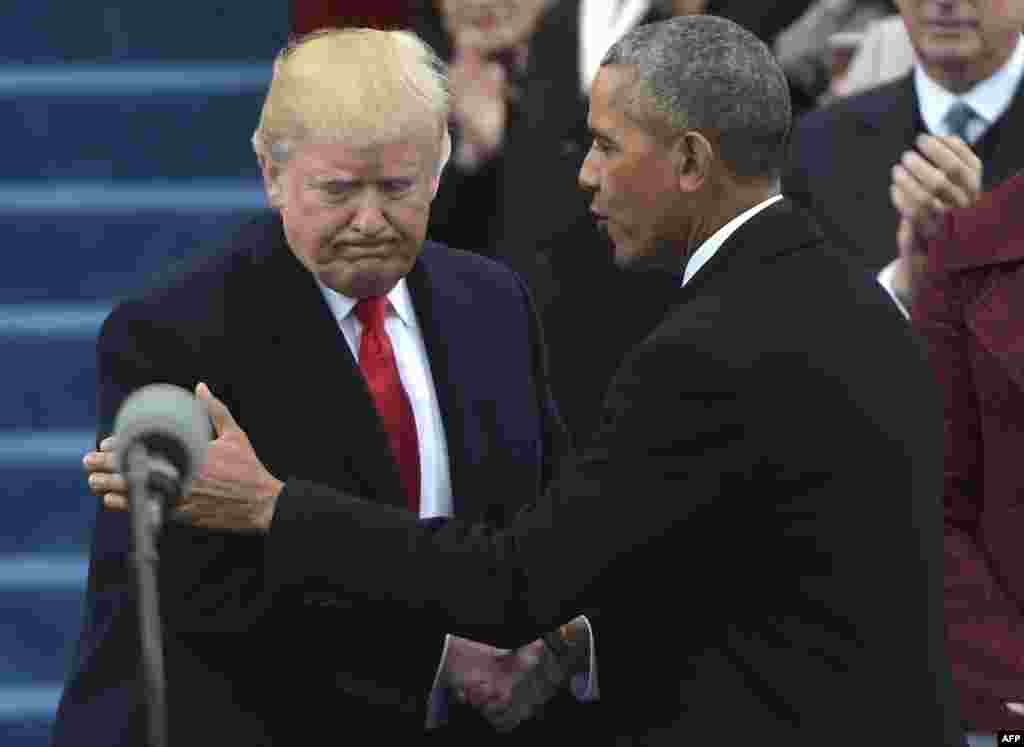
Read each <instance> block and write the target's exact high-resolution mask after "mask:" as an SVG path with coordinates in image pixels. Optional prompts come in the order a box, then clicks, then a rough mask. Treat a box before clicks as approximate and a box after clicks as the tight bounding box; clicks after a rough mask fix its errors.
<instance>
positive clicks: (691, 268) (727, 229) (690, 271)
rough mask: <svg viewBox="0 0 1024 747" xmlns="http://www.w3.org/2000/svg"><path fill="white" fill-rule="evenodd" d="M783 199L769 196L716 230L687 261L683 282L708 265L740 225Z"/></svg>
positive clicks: (779, 196)
mask: <svg viewBox="0 0 1024 747" xmlns="http://www.w3.org/2000/svg"><path fill="white" fill-rule="evenodd" d="M781 199H782V195H775V196H774V197H769V198H768V199H767V200H765V201H764V202H759V203H758V204H756V205H754V207H752V208H750V209H749V210H744V211H743V212H742V213H740V214H739V215H737V216H736V217H735V218H733V219H732V220H731V221H729V222H728V223H726V224H725V225H724V226H722V227H721V228H719V229H718V230H717V231H715V232H714V233H713V234H712V235H711V238H709V239H708V240H707V241H705V242H704V243H703V244H701V245H700V247H698V249H697V251H695V252H694V253H693V254H691V255H690V259H689V261H688V262H687V263H686V269H685V271H684V272H683V283H682V284H683V285H686V284H687V283H688V282H690V278H692V277H693V276H694V275H696V274H697V272H698V271H699V270H700V268H702V267H703V266H704V265H706V264H707V263H708V260H710V259H711V258H712V257H713V256H715V253H716V252H717V251H718V250H719V249H721V248H722V244H724V243H725V242H726V239H728V238H729V237H730V236H732V235H733V234H734V233H736V231H737V230H738V229H739V227H740V226H742V225H743V224H744V223H746V222H747V221H748V220H750V219H751V218H753V217H754V216H755V215H757V214H758V213H760V212H761V211H762V210H764V209H765V208H767V207H770V206H771V205H774V204H775V203H776V202H778V201H779V200H781Z"/></svg>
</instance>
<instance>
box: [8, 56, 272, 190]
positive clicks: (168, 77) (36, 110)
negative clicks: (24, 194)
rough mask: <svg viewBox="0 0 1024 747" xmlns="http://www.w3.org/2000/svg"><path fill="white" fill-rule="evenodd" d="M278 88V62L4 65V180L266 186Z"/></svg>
mask: <svg viewBox="0 0 1024 747" xmlns="http://www.w3.org/2000/svg"><path fill="white" fill-rule="evenodd" d="M269 81H270V63H269V60H268V61H266V62H263V63H258V64H257V63H250V64H219V65H209V64H198V63H190V64H186V63H181V64H171V63H160V64H150V65H145V66H137V65H119V66H77V65H41V66H32V65H8V66H3V65H0V139H2V140H3V141H5V142H7V143H8V146H9V147H8V153H9V156H8V158H7V159H5V160H6V164H5V167H4V178H5V179H65V180H66V179H152V178H156V179H164V180H166V179H187V178H200V177H236V178H250V179H251V178H256V177H257V175H258V169H257V164H256V156H255V154H254V153H253V149H252V144H251V141H250V139H251V137H252V133H253V130H255V129H256V125H257V122H258V120H259V114H260V108H261V106H262V102H263V97H264V96H265V94H266V88H267V84H268V83H269Z"/></svg>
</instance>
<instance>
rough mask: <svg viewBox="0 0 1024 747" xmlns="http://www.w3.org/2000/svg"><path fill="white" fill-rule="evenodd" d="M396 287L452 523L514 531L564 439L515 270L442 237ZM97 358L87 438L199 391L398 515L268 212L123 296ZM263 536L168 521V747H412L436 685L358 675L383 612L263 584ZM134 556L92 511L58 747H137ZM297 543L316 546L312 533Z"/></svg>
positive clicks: (434, 646) (108, 515)
mask: <svg viewBox="0 0 1024 747" xmlns="http://www.w3.org/2000/svg"><path fill="white" fill-rule="evenodd" d="M408 285H409V290H410V293H411V296H412V299H413V303H414V306H415V309H416V314H417V316H418V318H419V321H420V326H421V329H422V333H423V337H424V342H425V345H426V348H427V352H428V356H429V360H430V368H431V372H432V374H433V380H434V384H435V387H436V390H437V395H438V403H439V406H440V409H441V415H442V420H443V422H444V427H445V435H446V438H447V443H448V452H449V461H450V468H451V480H452V491H453V498H454V508H455V512H456V515H458V516H461V517H464V518H466V519H469V520H477V521H484V520H486V521H489V522H497V523H499V524H502V523H505V521H506V520H508V519H511V516H512V515H513V514H514V513H515V512H516V511H517V510H518V509H519V508H520V505H521V503H522V502H523V501H524V500H526V499H527V498H529V497H530V496H533V495H536V494H537V491H538V490H540V489H542V488H543V486H544V485H545V484H546V483H547V482H548V480H549V478H550V476H551V474H552V472H553V468H554V466H555V461H556V460H557V458H558V457H559V456H560V455H561V453H562V452H563V451H564V450H565V446H566V444H565V443H564V439H565V436H564V432H563V430H562V428H561V424H560V421H559V418H558V415H557V412H556V409H555V406H554V403H553V401H552V399H551V397H550V394H549V391H548V388H547V385H546V375H545V370H544V366H545V363H544V358H545V355H544V347H543V341H542V337H541V332H540V328H539V326H538V323H537V320H536V315H535V313H534V311H533V309H532V305H531V302H530V299H529V297H528V295H527V292H526V290H525V288H524V286H523V284H522V283H521V281H520V280H519V279H518V278H517V276H516V275H515V274H514V273H513V272H511V271H510V270H508V269H507V268H505V267H503V266H501V265H499V264H497V263H495V262H493V261H490V260H488V259H485V258H482V257H479V256H477V255H473V254H469V253H466V252H461V251H456V250H453V249H450V248H448V247H446V246H443V245H441V244H436V243H432V242H427V243H426V246H425V248H424V251H423V254H422V255H421V257H420V258H419V260H418V261H417V263H416V265H415V267H414V268H413V270H412V271H411V272H410V274H409V275H408ZM98 351H99V411H100V423H99V433H98V438H103V437H105V435H106V434H108V433H110V432H111V429H112V424H113V419H114V417H115V415H116V413H117V410H118V408H119V406H120V404H121V402H122V401H123V400H124V398H125V397H126V396H127V395H128V394H129V393H131V392H132V391H134V390H135V389H137V388H138V387H140V386H143V385H145V384H149V383H152V382H157V381H165V382H170V383H173V384H177V385H179V386H182V387H186V388H188V389H192V388H194V387H195V385H196V383H197V382H198V381H205V382H207V383H208V384H209V385H210V388H211V389H212V391H213V392H214V393H215V394H216V395H217V396H219V397H220V398H221V399H223V401H224V402H225V403H226V404H227V406H228V407H229V408H230V410H231V411H232V413H233V414H234V416H235V417H236V419H237V420H238V422H239V424H240V425H241V426H242V427H243V428H244V429H245V430H246V432H247V433H248V434H249V437H250V439H251V440H252V443H253V444H254V446H255V448H256V449H257V450H258V453H259V454H260V457H261V459H262V460H263V461H264V463H265V464H266V465H267V467H268V468H269V469H270V471H271V472H272V473H274V474H275V475H279V476H280V477H282V478H285V477H287V476H290V475H303V476H307V477H308V476H312V477H313V478H314V479H317V480H318V481H322V482H324V483H326V484H329V485H332V486H335V487H336V488H338V489H342V490H350V491H357V492H359V493H360V494H362V495H368V496H370V497H372V499H373V500H376V501H379V502H381V503H385V504H392V505H396V506H401V505H404V493H403V490H402V487H401V482H400V478H399V473H398V468H397V466H396V464H395V461H394V458H393V457H392V455H391V451H390V449H389V446H388V441H387V436H386V434H385V431H384V429H383V425H382V423H381V421H380V418H379V417H378V415H377V413H376V410H375V409H374V407H373V403H372V400H371V398H370V394H369V392H368V390H367V389H366V386H365V384H364V380H363V378H362V375H361V373H360V371H359V368H358V364H357V362H356V361H355V359H354V357H353V356H352V354H351V351H350V350H349V348H348V346H347V345H346V343H345V340H344V338H343V336H342V335H341V333H340V330H339V329H338V325H337V322H336V320H335V318H334V317H333V315H332V314H331V312H330V310H329V308H328V306H327V304H326V303H325V301H324V299H323V297H322V295H321V293H320V290H319V288H318V287H317V285H316V283H315V281H314V279H313V277H312V275H311V274H310V273H308V272H307V271H306V270H305V269H304V268H303V267H302V266H301V265H300V264H299V263H298V262H297V261H296V260H295V258H294V256H293V255H292V254H291V252H290V251H289V249H288V247H287V245H286V243H285V239H284V234H283V230H282V228H281V225H280V221H279V219H278V218H277V217H276V215H274V216H269V217H267V218H261V219H259V220H258V221H255V222H254V223H252V224H249V225H248V226H246V227H245V228H243V229H242V230H241V231H240V232H239V234H238V235H237V237H236V238H235V239H234V240H233V242H232V245H231V246H230V247H229V248H228V251H226V252H224V253H223V254H220V255H218V256H216V257H214V258H212V259H209V260H207V261H205V262H203V263H202V264H201V265H200V266H199V267H196V268H192V269H190V270H189V271H187V272H185V273H183V274H181V275H179V276H177V277H174V278H171V279H169V280H168V281H167V282H165V283H164V284H163V287H161V288H160V289H159V290H156V291H152V292H149V293H148V294H146V295H144V296H143V297H141V298H139V299H136V300H132V301H128V302H125V303H122V304H120V305H119V306H118V307H117V308H116V309H115V310H114V312H113V313H112V314H111V316H110V317H109V318H108V319H107V321H106V323H105V324H104V326H103V329H102V332H101V334H100V339H99V344H98ZM467 496H472V499H471V500H468V499H467V498H466V497H467ZM263 545H264V542H263V540H262V539H259V538H256V537H252V536H232V535H228V534H224V533H217V532H208V531H200V530H195V529H191V528H188V527H183V526H168V527H166V528H165V530H164V534H163V536H162V538H161V540H160V545H159V549H160V554H161V558H162V561H163V562H162V564H161V571H160V584H161V594H162V599H161V608H162V609H161V612H162V616H163V624H164V654H165V660H166V670H167V680H168V695H167V697H168V712H169V731H170V735H171V742H172V744H175V745H179V744H189V745H197V744H218V745H219V744H245V745H258V744H259V745H262V744H292V743H295V742H301V741H303V740H304V739H305V737H303V736H302V734H303V733H304V732H306V731H307V730H308V731H309V733H310V734H311V735H312V734H315V735H317V736H316V739H317V741H320V740H322V739H323V735H324V734H329V733H331V731H330V730H332V729H333V730H339V729H341V730H344V731H345V732H349V733H358V732H359V731H361V730H363V729H364V728H369V729H372V730H373V732H374V733H376V734H378V736H381V737H382V738H387V737H390V738H394V739H400V740H401V741H402V742H403V743H408V741H410V740H413V739H418V738H421V737H422V727H423V717H424V707H425V700H426V698H425V696H426V693H427V692H428V691H429V689H430V686H431V682H430V681H428V680H424V681H423V682H422V683H420V684H421V687H420V688H419V690H420V692H419V693H416V694H413V693H412V692H411V691H410V692H404V693H403V692H399V691H397V690H392V689H389V688H387V687H384V686H380V685H378V684H377V683H375V682H373V681H372V678H367V677H364V678H363V679H361V680H360V679H357V678H355V677H353V676H351V675H349V674H347V673H348V672H351V671H358V670H359V668H358V667H355V666H353V664H354V662H355V661H356V660H366V661H370V662H372V660H373V658H374V657H376V656H380V655H382V654H383V655H386V654H387V652H386V651H383V652H381V651H380V650H379V649H378V650H373V649H370V648H368V647H366V646H364V645H362V644H361V641H362V639H363V638H364V634H363V633H361V632H360V631H361V630H374V631H377V632H378V633H379V632H381V631H382V630H386V629H387V628H388V626H389V625H392V624H393V623H392V618H390V617H389V616H388V615H387V613H386V612H385V614H383V615H374V616H372V617H369V616H364V617H359V616H358V615H356V614H355V613H353V612H351V611H349V612H345V611H338V610H336V609H325V608H324V607H323V605H322V604H321V601H320V599H319V598H318V596H317V595H316V594H305V593H302V592H299V593H297V594H292V595H281V594H277V595H274V594H271V593H269V592H268V590H267V588H266V586H265V584H264V582H263V554H264V547H263ZM129 549H130V548H129V524H128V517H127V516H126V515H125V514H122V513H114V512H110V511H106V510H104V509H103V508H102V507H100V508H99V510H98V514H97V519H96V526H95V533H94V537H93V546H92V557H91V563H90V569H89V582H88V592H87V599H86V605H87V609H86V615H85V621H84V627H83V631H82V635H81V639H80V642H79V648H78V653H77V658H76V661H75V662H74V666H73V670H72V673H71V675H70V678H69V680H68V683H67V686H66V690H65V693H64V697H63V699H62V702H61V704H60V708H59V711H58V715H57V721H56V725H55V729H54V733H53V744H54V745H55V746H56V747H62V745H72V744H75V745H77V744H83V743H89V744H103V745H107V746H110V747H113V746H115V745H138V744H142V743H143V742H144V734H145V732H144V731H143V727H144V721H143V716H144V706H143V702H144V701H143V699H142V698H143V691H142V687H141V681H140V677H139V666H140V653H139V652H140V649H139V633H138V624H137V616H136V607H135V604H136V602H135V594H134V591H133V573H132V571H131V565H130V558H129ZM292 551H293V552H295V553H297V554H306V553H308V550H307V549H306V548H305V547H304V546H303V543H302V542H298V543H297V544H296V545H295V547H293V548H292ZM179 600H187V602H188V604H187V605H186V604H180V603H179ZM442 642H443V641H442V638H441V637H439V636H437V634H436V631H433V632H431V634H430V636H429V637H425V638H424V642H423V650H422V651H421V652H420V654H421V655H422V656H423V662H424V663H425V662H429V661H431V660H432V661H434V662H435V663H436V662H437V660H438V658H439V655H440V651H441V644H442ZM370 669H372V667H370ZM479 725H484V722H483V720H482V719H479ZM310 738H312V737H310Z"/></svg>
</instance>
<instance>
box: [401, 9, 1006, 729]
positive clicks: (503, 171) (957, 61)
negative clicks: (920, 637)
mask: <svg viewBox="0 0 1024 747" xmlns="http://www.w3.org/2000/svg"><path fill="white" fill-rule="evenodd" d="M692 13H712V14H716V15H720V16H724V17H727V18H730V19H732V20H734V21H736V22H737V23H740V24H741V25H743V26H745V27H747V28H748V29H750V30H751V31H753V32H754V33H755V34H756V35H757V36H759V37H760V38H761V39H762V40H763V41H765V42H766V43H767V44H768V45H769V46H771V47H772V48H773V49H774V51H775V53H776V54H777V56H778V59H779V60H780V62H781V64H782V66H783V69H784V70H785V71H786V73H787V75H788V77H789V80H790V87H791V92H792V101H793V107H794V115H795V121H796V125H795V127H794V132H793V136H792V143H791V156H790V166H789V169H788V171H787V173H786V174H785V176H784V179H783V184H782V188H783V191H784V193H785V194H786V196H787V197H789V198H790V199H792V200H794V201H795V202H797V203H798V204H800V205H801V206H802V207H803V208H805V209H806V210H807V211H809V212H810V213H811V214H812V215H813V217H814V218H815V219H816V221H817V223H818V224H819V225H820V227H821V229H822V230H823V231H824V232H825V234H826V235H827V236H828V237H829V238H830V239H831V240H832V242H833V243H835V244H836V245H837V246H839V247H842V248H844V249H845V250H847V251H848V252H849V253H850V255H851V256H852V257H854V258H855V259H857V260H858V261H859V262H861V264H862V265H863V267H864V269H865V270H866V271H868V272H871V273H872V274H875V275H877V276H878V277H879V280H880V282H882V284H883V285H884V286H885V287H886V289H887V290H889V292H890V293H891V294H892V295H893V298H894V301H896V302H897V303H898V304H899V305H900V306H901V308H902V309H903V311H904V312H905V314H906V315H907V316H908V317H911V318H912V323H913V324H914V325H915V327H916V328H917V329H918V330H919V332H920V333H921V338H922V339H923V340H924V342H925V343H926V344H927V345H928V347H929V349H930V350H931V351H932V358H933V362H934V366H935V369H936V375H937V377H938V378H939V380H940V381H941V382H942V384H943V385H944V387H945V391H946V397H947V399H946V424H947V434H946V440H947V468H946V473H947V474H946V489H945V505H946V529H945V535H946V536H945V542H946V614H947V628H948V650H949V655H950V659H951V661H952V664H953V671H954V679H955V682H956V686H957V688H958V691H959V695H960V702H961V711H962V717H963V719H964V721H965V727H966V728H967V729H968V730H969V731H971V732H979V733H991V732H994V731H995V730H996V729H997V728H1024V706H1021V705H1020V703H1021V702H1022V701H1024V551H1022V550H1021V547H1022V545H1021V543H1020V542H1019V541H1018V539H1019V537H1020V535H1021V530H1022V529H1024V518H1022V513H1021V505H1022V504H1021V501H1020V499H1019V496H1021V495H1024V480H1022V479H1021V478H1020V477H1019V476H1018V473H1017V472H1016V470H1014V469H1013V467H1012V465H1013V462H1014V454H1015V453H1016V449H1017V448H1019V446H1020V444H1021V443H1024V439H1022V438H1021V437H1022V436H1024V391H1022V389H1024V345H1022V344H1021V343H1020V340H1022V339H1024V334H1021V333H1022V332H1024V307H1021V305H1020V304H1021V301H1020V300H1019V299H1020V298H1024V280H1021V279H1019V278H1024V273H1022V271H1021V269H1020V268H1021V267H1022V260H1024V229H1021V228H1019V227H1018V228H1014V226H1015V225H1017V226H1020V224H1019V223H1016V224H1015V223H1014V208H1019V207H1024V181H1022V180H1024V177H1020V176H1016V177H1015V176H1014V175H1015V174H1017V173H1018V172H1020V171H1021V169H1022V167H1024V139H1022V138H1021V136H1020V133H1021V132H1022V131H1024V130H1022V126H1024V104H1022V103H1021V101H1022V98H1024V96H1022V94H1021V92H1020V82H1021V77H1022V74H1024V45H1022V44H1021V30H1022V29H1024V2H1018V1H1017V0H1002V1H1000V2H996V1H995V0H896V2H889V1H887V0H780V1H779V2H772V3H757V2H750V1H749V0H422V1H421V2H419V3H416V4H415V5H414V13H413V20H412V27H413V30H415V31H416V32H417V33H418V34H419V35H420V36H421V37H423V38H424V39H425V40H427V41H428V42H429V43H430V44H431V45H432V46H433V47H434V49H435V50H436V51H437V52H438V54H439V55H440V56H441V57H442V58H443V59H444V60H445V61H446V62H447V63H448V64H449V66H450V81H451V88H452V93H453V117H452V121H451V128H452V133H453V139H454V150H453V157H452V160H451V164H450V165H449V171H448V173H447V174H446V175H445V178H444V179H443V180H442V187H441V190H440V192H439V194H438V197H437V200H436V202H435V204H434V208H433V213H432V217H431V225H430V229H429V235H430V236H431V237H432V238H434V239H436V240H440V241H444V242H446V243H449V244H451V245H453V246H457V247H460V248H465V249H472V250H474V251H477V252H479V253H482V254H485V255H487V256H489V257H493V258H497V259H499V260H501V261H503V262H506V263H507V264H509V265H511V266H512V267H513V268H515V269H516V270H517V271H518V272H519V273H520V274H521V275H522V276H523V278H524V279H525V280H526V282H527V284H528V286H529V288H530V291H531V293H532V295H533V299H534V301H535V303H536V306H537V308H538V310H539V312H540V314H541V316H542V318H543V322H544V329H545V334H546V336H547V343H548V348H549V356H550V371H551V376H552V385H553V388H554V393H555V396H556V399H557V401H558V402H559V404H560V407H561V408H562V410H563V414H564V416H565V418H566V420H567V422H568V425H569V427H570V429H571V431H572V434H573V436H574V437H575V438H576V439H577V440H582V439H585V438H586V437H587V434H589V433H590V432H592V431H593V430H594V429H595V428H598V427H600V423H597V422H594V418H595V415H594V413H596V412H598V411H599V407H598V405H599V402H600V399H601V396H602V394H603V392H604V391H605V389H606V387H607V384H608V381H609V378H610V377H611V375H612V373H613V372H614V370H615V369H616V367H617V365H618V363H619V362H620V359H621V357H622V356H623V355H624V353H625V352H626V351H627V350H628V349H629V348H630V347H631V346H632V345H634V344H635V343H636V342H637V341H638V340H639V339H642V337H643V336H644V334H645V333H646V332H647V331H648V330H650V329H651V328H652V327H653V325H654V324H655V322H656V321H657V320H658V319H659V318H661V316H662V315H663V313H664V311H665V309H666V308H667V305H668V304H670V303H671V297H672V296H671V293H672V291H673V290H674V289H675V288H677V287H678V284H679V279H678V278H676V277H667V276H665V275H663V274H657V273H651V274H645V273H637V272H630V273H628V274H626V273H625V272H623V271H620V270H619V269H617V268H616V267H615V265H614V263H613V261H612V253H611V248H610V244H609V243H608V241H607V239H606V238H605V237H604V236H603V235H601V233H599V231H598V230H597V229H596V228H595V227H594V222H593V220H592V219H591V216H590V215H589V214H588V202H589V200H588V196H587V195H586V194H584V193H583V192H581V191H580V190H579V189H578V187H577V174H578V172H579V168H580V165H581V163H582V160H583V158H584V156H585V155H586V152H587V150H588V148H589V143H590V136H589V133H588V130H587V110H588V103H587V95H588V90H589V87H590V85H591V83H592V81H593V79H594V76H595V74H596V71H597V68H598V66H599V63H600V60H601V58H602V55H603V54H604V52H605V51H606V50H607V49H608V48H609V47H610V46H611V44H612V43H613V42H614V41H615V40H616V39H618V38H619V37H620V36H622V34H624V33H625V32H626V31H628V30H630V29H631V28H633V27H635V26H637V25H639V24H642V23H647V22H651V21H655V20H659V19H663V18H666V17H669V16H673V15H679V14H692ZM926 135H933V136H938V137H939V138H951V137H955V138H958V141H957V142H961V143H963V144H966V145H967V146H968V147H969V148H970V151H972V152H973V154H974V155H973V156H972V155H971V154H970V153H967V156H966V157H965V156H963V155H962V152H961V151H959V150H957V149H956V148H954V149H949V148H946V149H942V148H940V147H939V146H938V145H937V144H936V143H937V141H935V140H932V141H927V138H924V136H926ZM922 138H924V139H922ZM975 156H976V157H975ZM954 172H955V174H954ZM972 185H973V186H972ZM979 195H980V198H979ZM979 199H980V204H979V205H977V206H976V205H975V202H976V201H978V200H979ZM925 213H927V215H925ZM1018 285H1019V286H1020V287H1019V289H1018V288H1017V286H1018ZM1018 312H1020V313H1018ZM808 313H814V310H813V309H808ZM865 365H881V366H884V365H885V361H865ZM865 468H867V469H870V465H865ZM884 489H885V476H884V475H880V476H879V490H884ZM899 498H900V497H899V496H893V500H894V501H898V500H899Z"/></svg>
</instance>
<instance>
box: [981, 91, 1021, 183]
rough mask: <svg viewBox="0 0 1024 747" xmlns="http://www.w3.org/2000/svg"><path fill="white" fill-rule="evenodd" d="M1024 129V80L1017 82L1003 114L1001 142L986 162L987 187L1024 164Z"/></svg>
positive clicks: (1015, 171) (1011, 173) (1000, 181)
mask: <svg viewBox="0 0 1024 747" xmlns="http://www.w3.org/2000/svg"><path fill="white" fill-rule="evenodd" d="M1022 129H1024V81H1022V82H1021V83H1019V84H1017V91H1016V92H1015V93H1014V94H1013V100H1012V101H1011V102H1010V108H1009V109H1007V110H1006V113H1005V114H1004V115H1003V121H1002V123H1001V124H1000V130H1001V132H1000V133H999V143H998V144H997V145H996V149H995V152H994V153H993V155H992V159H991V161H989V162H988V163H986V164H985V174H984V181H985V189H986V190H988V189H991V188H992V187H994V186H996V185H998V184H1001V183H1002V182H1003V181H1005V180H1006V179H1007V178H1008V177H1009V176H1012V175H1013V174H1015V173H1017V171H1019V170H1020V168H1021V166H1022V165H1024V138H1021V137H1020V132H1021V131H1022Z"/></svg>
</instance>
